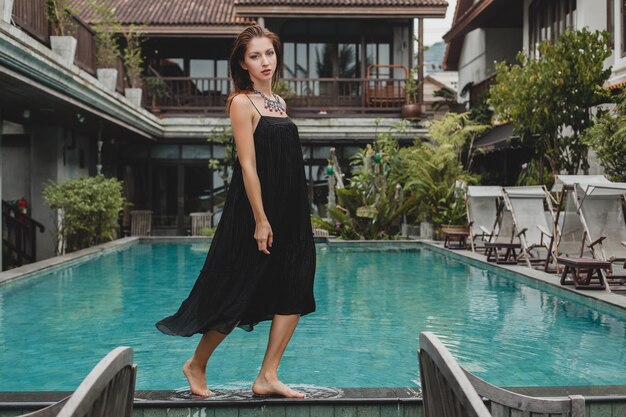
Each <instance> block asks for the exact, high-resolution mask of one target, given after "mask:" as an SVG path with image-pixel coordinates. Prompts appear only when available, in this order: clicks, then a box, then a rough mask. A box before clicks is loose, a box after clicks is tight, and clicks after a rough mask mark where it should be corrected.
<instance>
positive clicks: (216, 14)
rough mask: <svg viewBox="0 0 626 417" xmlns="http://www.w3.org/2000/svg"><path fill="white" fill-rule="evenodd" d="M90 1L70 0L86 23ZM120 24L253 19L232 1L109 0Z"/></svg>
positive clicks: (231, 22)
mask: <svg viewBox="0 0 626 417" xmlns="http://www.w3.org/2000/svg"><path fill="white" fill-rule="evenodd" d="M92 1H93V0H72V3H73V5H74V6H75V8H76V9H77V11H78V14H79V16H80V17H82V18H83V19H84V20H85V21H87V22H88V23H92V22H93V21H94V20H95V15H94V13H93V11H92V10H91V8H90V7H89V5H90V4H91V2H92ZM108 1H109V4H110V5H111V7H113V9H114V10H115V13H116V16H117V19H118V20H119V21H120V22H121V23H122V24H148V25H151V26H159V25H162V26H178V25H185V26H189V25H247V24H253V23H255V20H253V19H250V18H247V17H242V16H237V14H236V13H235V4H234V1H233V0H148V1H145V0H108Z"/></svg>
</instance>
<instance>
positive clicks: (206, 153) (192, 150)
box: [183, 144, 211, 160]
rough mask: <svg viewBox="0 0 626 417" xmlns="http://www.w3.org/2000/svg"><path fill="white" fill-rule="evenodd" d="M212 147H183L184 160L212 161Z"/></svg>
mask: <svg viewBox="0 0 626 417" xmlns="http://www.w3.org/2000/svg"><path fill="white" fill-rule="evenodd" d="M210 158H211V145H208V144H207V145H183V159H206V160H208V159H210Z"/></svg>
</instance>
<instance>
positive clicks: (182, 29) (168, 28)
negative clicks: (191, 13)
mask: <svg viewBox="0 0 626 417" xmlns="http://www.w3.org/2000/svg"><path fill="white" fill-rule="evenodd" d="M252 24H254V23H249V24H236V25H219V24H218V25H176V24H171V25H147V26H141V33H142V34H144V35H147V36H172V37H176V36H189V35H193V36H195V37H201V38H202V37H207V38H216V37H233V38H234V37H236V36H237V35H238V34H239V33H240V32H241V31H242V30H244V29H245V28H247V27H248V26H250V25H252Z"/></svg>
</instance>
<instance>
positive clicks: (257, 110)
mask: <svg viewBox="0 0 626 417" xmlns="http://www.w3.org/2000/svg"><path fill="white" fill-rule="evenodd" d="M246 97H248V100H250V103H252V105H253V106H254V109H255V110H256V112H257V113H259V116H263V115H262V114H261V112H260V111H259V109H258V108H257V107H256V106H255V105H254V101H252V99H251V98H250V96H249V95H247V94H246Z"/></svg>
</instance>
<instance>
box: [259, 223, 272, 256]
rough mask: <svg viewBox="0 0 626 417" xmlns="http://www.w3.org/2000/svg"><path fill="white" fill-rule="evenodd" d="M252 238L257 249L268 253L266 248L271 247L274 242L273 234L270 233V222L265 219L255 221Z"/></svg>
mask: <svg viewBox="0 0 626 417" xmlns="http://www.w3.org/2000/svg"><path fill="white" fill-rule="evenodd" d="M254 240H256V243H257V245H258V247H259V251H261V252H263V253H264V254H266V255H269V254H270V251H269V250H268V248H271V247H272V243H273V242H274V234H273V233H272V226H270V222H268V221H267V220H261V221H259V222H257V224H256V228H255V229H254Z"/></svg>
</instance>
